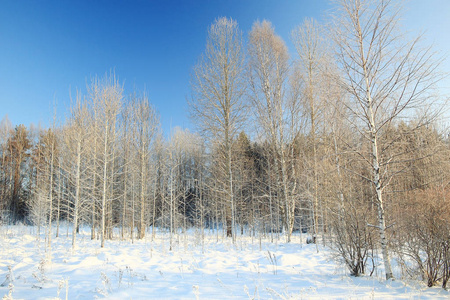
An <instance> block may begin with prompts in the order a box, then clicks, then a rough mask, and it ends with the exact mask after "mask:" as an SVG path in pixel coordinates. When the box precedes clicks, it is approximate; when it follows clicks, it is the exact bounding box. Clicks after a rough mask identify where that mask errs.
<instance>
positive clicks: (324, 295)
mask: <svg viewBox="0 0 450 300" xmlns="http://www.w3.org/2000/svg"><path fill="white" fill-rule="evenodd" d="M35 230H36V229H35V228H33V227H26V226H12V227H5V226H4V227H1V228H0V285H3V286H1V287H0V297H2V296H3V297H4V298H6V297H7V296H8V295H10V296H11V299H66V297H67V299H96V298H99V299H102V298H106V299H449V298H450V293H449V292H447V291H445V290H443V289H441V288H438V287H436V288H431V289H430V288H427V287H426V286H425V285H424V284H423V283H421V282H416V281H402V280H396V281H390V282H386V281H384V280H383V276H382V273H381V270H378V271H377V273H376V274H374V276H373V277H368V276H367V277H359V278H355V277H351V276H349V275H348V271H347V269H346V268H345V267H344V266H343V265H340V264H339V263H336V262H335V261H334V260H333V259H332V258H331V253H330V251H329V250H328V249H326V248H323V247H319V252H317V249H316V246H315V245H306V244H303V243H302V244H300V239H299V237H298V236H297V237H295V238H294V242H292V243H290V244H286V243H283V242H281V241H280V242H278V243H269V242H268V241H266V240H263V241H261V244H260V241H259V240H258V239H252V238H251V237H239V238H238V240H237V243H236V245H235V246H233V245H232V243H231V241H230V240H228V239H222V238H221V237H219V239H218V240H217V236H216V235H215V234H214V233H207V236H206V238H205V241H204V244H203V245H202V243H201V239H200V238H199V235H198V233H196V232H194V231H192V232H190V233H188V234H187V235H184V236H183V235H180V236H177V237H176V241H175V242H174V247H173V249H172V250H171V251H170V249H169V236H168V235H167V234H166V233H157V234H156V238H155V240H154V241H151V238H150V237H147V238H146V239H145V240H141V241H135V242H134V244H132V243H131V242H130V241H120V240H111V241H107V242H106V244H105V248H103V249H101V248H100V242H99V241H91V239H90V236H89V231H88V228H86V229H84V230H81V234H80V236H79V237H78V246H77V248H76V250H72V247H71V240H70V235H69V237H66V236H65V230H63V236H61V237H59V238H53V239H52V246H51V251H50V250H49V249H48V248H47V247H45V236H44V235H41V238H40V240H37V239H36V234H35ZM9 269H10V270H9ZM10 277H12V280H9V278H10ZM2 283H3V284H2ZM66 293H67V296H66Z"/></svg>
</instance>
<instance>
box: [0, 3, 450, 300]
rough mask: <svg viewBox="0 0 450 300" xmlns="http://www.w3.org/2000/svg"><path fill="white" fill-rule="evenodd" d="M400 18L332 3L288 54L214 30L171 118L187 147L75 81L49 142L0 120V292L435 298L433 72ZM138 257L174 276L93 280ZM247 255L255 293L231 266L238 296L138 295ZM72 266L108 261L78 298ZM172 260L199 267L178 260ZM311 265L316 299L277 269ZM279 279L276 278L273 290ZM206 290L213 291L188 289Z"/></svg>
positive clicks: (46, 135) (449, 163) (146, 105)
mask: <svg viewBox="0 0 450 300" xmlns="http://www.w3.org/2000/svg"><path fill="white" fill-rule="evenodd" d="M401 14H402V10H401V8H400V6H397V2H396V1H388V0H386V1H362V0H361V1H360V0H351V1H348V0H342V1H336V3H335V5H334V10H333V11H332V12H331V13H330V16H329V20H328V21H329V24H319V23H318V22H317V21H315V20H313V19H306V20H304V21H303V23H301V24H300V25H299V26H298V27H297V28H294V29H293V30H292V32H291V42H292V44H293V45H294V46H295V49H288V48H287V46H286V43H285V41H284V40H283V39H282V38H281V37H280V36H279V35H277V33H276V31H275V29H274V26H273V25H272V24H271V22H270V21H268V20H262V21H255V22H254V24H253V27H252V29H251V31H250V32H242V31H241V30H240V29H239V25H238V23H237V22H236V21H235V20H234V19H232V18H227V17H219V18H217V19H216V21H215V22H214V23H213V24H211V26H210V27H209V28H208V29H207V32H208V34H207V40H206V44H205V48H204V51H203V53H199V60H198V63H197V64H196V65H195V66H193V67H192V74H191V82H190V85H191V94H190V95H189V96H188V97H187V98H188V99H187V102H188V106H189V111H188V112H186V113H188V114H189V115H190V118H191V120H192V122H193V123H194V124H195V125H196V129H195V130H188V129H181V128H178V127H177V128H175V129H173V130H172V132H170V133H167V132H163V130H162V129H161V125H160V120H159V115H158V112H157V107H155V106H153V105H152V103H151V99H150V97H149V96H148V95H147V94H146V93H144V92H140V91H139V90H136V92H134V93H132V94H130V95H127V94H125V93H124V83H123V82H122V81H120V80H119V79H117V78H119V75H120V74H115V73H114V71H108V72H107V73H106V74H105V75H99V76H95V77H93V78H91V79H90V80H89V82H88V83H87V89H86V90H87V92H86V93H82V92H78V93H76V95H73V96H72V105H71V107H70V111H69V112H67V113H66V115H65V117H64V118H60V116H58V117H57V116H55V118H54V120H53V122H51V124H52V125H51V126H49V127H48V128H39V129H37V128H27V127H26V126H24V125H17V126H15V125H12V124H11V123H10V122H9V121H8V119H7V118H5V119H3V121H2V122H1V124H0V156H1V160H0V212H1V215H0V245H1V247H2V248H3V250H2V251H0V252H2V254H1V255H0V267H1V269H0V283H2V282H4V283H3V284H2V285H1V287H0V295H5V296H4V298H3V299H15V298H14V297H15V295H16V296H17V297H19V298H29V297H33V296H32V295H33V293H41V292H42V293H43V294H39V295H41V297H42V299H49V298H50V297H55V296H56V298H52V299H59V297H61V298H64V294H65V297H66V299H75V298H82V297H88V298H92V297H94V295H95V297H110V298H111V299H125V298H131V296H133V298H135V299H139V298H142V299H145V298H148V299H150V298H159V297H160V298H174V299H175V298H183V297H186V298H190V299H199V298H204V297H209V298H222V299H223V298H228V297H231V296H230V294H229V293H230V292H229V291H228V290H227V285H228V288H229V289H230V290H234V291H236V290H237V289H241V294H239V293H237V294H233V296H234V297H235V298H245V299H246V298H249V299H258V298H260V299H268V298H272V299H300V298H311V297H312V298H314V297H317V298H334V297H338V298H347V297H349V294H346V293H350V292H349V290H347V291H341V294H339V293H338V294H334V291H336V289H337V288H338V287H341V288H342V285H343V283H342V281H341V283H335V286H333V283H331V281H332V279H333V278H335V277H336V278H341V279H340V280H343V279H342V278H343V277H346V278H347V279H345V280H353V281H352V283H350V284H349V285H351V286H353V289H354V290H353V293H354V294H353V296H356V297H357V298H366V297H367V298H369V297H370V295H371V294H370V291H371V293H372V297H373V298H374V297H375V296H377V297H386V295H388V297H395V296H401V295H403V292H402V291H405V293H406V294H405V297H406V298H408V297H409V296H411V297H413V296H414V297H415V296H417V295H419V296H421V297H425V298H426V297H429V298H430V299H431V298H436V297H448V295H449V294H448V292H447V290H446V289H447V288H448V286H449V284H448V281H449V279H450V202H449V199H448V198H447V194H448V191H449V188H448V184H449V182H450V173H449V171H450V147H449V142H450V141H449V136H448V131H447V129H446V128H445V114H446V112H445V105H446V101H447V98H448V95H445V93H444V94H442V91H441V90H439V89H438V84H439V82H440V80H441V79H442V78H443V77H444V74H443V73H442V70H441V69H440V68H439V66H440V63H441V62H442V57H440V56H439V55H437V54H436V53H435V52H434V50H433V48H431V47H428V46H427V45H424V43H423V42H422V39H421V37H418V38H416V39H409V38H408V35H406V34H405V32H403V31H402V28H400V26H399V22H400V20H401ZM289 50H291V51H292V52H290V51H289ZM290 53H295V55H290ZM60 120H61V121H60ZM20 243H22V244H20ZM18 245H22V246H20V247H25V248H26V249H28V250H26V251H29V252H30V253H33V252H35V253H36V254H33V256H31V260H33V262H32V263H30V262H28V264H29V265H28V269H29V271H25V270H23V269H22V271H20V270H21V269H20V266H18V262H17V261H15V260H14V258H13V257H15V256H14V255H13V254H14V253H15V252H16V253H19V252H20V250H18V249H19V248H16V247H19V246H18ZM24 245H25V246H24ZM61 247H62V248H61ZM139 247H140V248H142V251H147V252H148V253H151V254H148V253H147V254H145V255H147V256H145V255H144V256H143V254H142V253H141V252H139V253H141V254H139V258H137V257H134V258H133V257H132V255H131V254H129V255H130V256H129V257H128V260H129V261H130V262H131V261H133V260H135V259H139V261H141V260H142V261H141V262H140V263H141V264H145V263H147V262H145V259H144V258H143V257H148V261H151V259H155V258H154V257H160V258H161V261H162V262H161V264H162V265H163V264H164V259H167V260H168V259H169V258H167V257H166V256H167V255H169V253H173V255H175V256H176V258H172V260H173V262H172V263H173V264H175V265H176V264H177V263H178V266H175V267H173V269H175V270H176V272H178V273H177V274H181V275H179V276H178V275H177V276H178V277H176V276H175V275H173V276H172V277H170V276H171V275H168V274H167V272H169V271H162V269H161V270H159V274H157V275H143V274H145V272H146V271H145V270H144V269H142V270H141V271H139V272H138V271H132V268H131V267H130V266H129V265H126V266H125V265H122V266H121V267H117V265H116V269H114V270H112V269H111V270H112V271H111V270H110V271H107V267H108V263H109V264H110V265H111V264H114V258H111V257H110V258H109V260H108V257H109V256H108V255H111V256H112V255H113V254H114V253H116V251H117V252H120V251H121V249H126V253H134V252H133V251H137V250H134V249H138V248H139ZM222 247H223V248H222ZM280 247H284V248H280ZM250 248H251V249H252V250H251V253H252V255H253V252H254V251H255V252H258V253H262V254H260V255H261V257H260V258H258V268H259V266H260V265H259V259H261V261H262V260H263V258H264V259H265V265H264V264H263V263H261V268H266V269H265V271H261V272H262V273H264V272H265V273H264V274H263V275H261V276H262V279H260V280H261V281H262V282H265V285H264V284H260V285H258V284H256V283H255V286H253V285H251V284H250V283H248V282H249V281H250V279H251V278H254V276H256V275H254V274H260V270H258V271H255V270H256V269H255V270H253V271H243V270H240V269H239V270H240V271H239V270H238V271H236V272H238V275H237V277H238V278H236V273H233V274H234V275H233V276H234V281H233V280H231V279H229V278H228V277H227V278H228V279H227V278H220V279H219V277H217V280H216V279H214V280H211V282H209V283H208V280H206V279H205V278H207V277H205V278H204V277H198V280H199V282H200V283H195V282H194V281H195V280H194V279H192V280H193V282H188V283H187V285H188V286H189V287H188V288H186V289H187V291H181V290H178V291H176V292H174V293H173V294H164V293H163V292H162V291H160V292H161V294H158V293H155V294H145V292H144V287H142V284H143V283H142V282H144V283H145V281H146V280H148V283H147V284H154V281H155V280H163V279H164V280H165V282H166V283H167V282H168V281H171V282H172V283H173V284H175V283H174V282H176V281H177V280H181V279H180V278H182V280H183V282H184V281H189V280H191V279H189V280H188V279H187V276H188V275H187V274H188V273H190V272H191V273H192V274H193V275H192V274H191V275H190V276H194V275H195V274H197V273H196V271H195V270H194V271H190V269H189V268H188V267H187V266H186V265H185V264H190V266H191V267H192V266H193V265H195V266H196V268H197V269H196V270H197V272H200V271H199V270H200V269H202V266H203V267H204V266H205V265H206V263H205V262H204V261H203V264H199V263H195V262H194V261H198V260H202V259H203V260H205V259H204V258H205V257H207V258H208V261H212V260H213V259H214V258H215V259H217V260H219V259H221V258H222V257H226V256H229V257H230V258H229V259H230V261H231V260H233V259H234V260H236V259H238V260H239V259H240V258H242V257H243V256H244V255H248V256H249V257H250V254H249V253H250V252H242V253H241V252H239V251H249V250H248V249H250ZM87 249H90V250H89V251H90V252H89V251H88V250H87ZM108 249H109V250H108ZM149 249H150V250H149ZM213 249H214V251H215V252H214V251H213ZM239 249H240V250H239ZM283 249H284V250H283ZM17 251H19V252H17ZM24 251H25V250H24ZM83 251H85V252H83ZM102 251H109V252H102ZM140 251H141V250H140ZM196 251H197V252H196ZM209 251H212V252H209ZM283 251H284V252H283ZM80 252H83V253H85V254H86V253H88V254H86V255H87V256H89V255H92V256H95V257H101V256H99V255H105V256H106V257H107V258H106V260H105V259H104V257H103V259H104V260H105V261H106V262H103V264H101V266H102V267H104V268H105V270H104V271H102V272H101V273H99V272H97V273H98V274H97V273H95V275H92V276H96V278H95V279H93V280H94V281H95V282H94V283H93V285H94V287H89V288H88V289H91V293H90V294H84V296H83V294H81V292H74V291H72V292H71V290H72V289H75V290H76V289H77V283H75V284H71V282H72V283H73V282H74V280H76V278H77V276H78V275H77V274H78V273H76V271H73V272H72V273H70V272H69V271H67V273H64V272H61V273H60V274H59V275H58V274H56V273H52V272H57V271H54V270H55V269H56V270H59V269H58V268H57V267H56V266H57V265H63V264H64V263H66V262H68V264H69V263H70V261H71V255H80V254H79V253H80ZM58 253H59V254H58ZM75 253H78V254H75ZM99 253H100V254H99ZM102 253H103V254H102ZM105 253H106V254H105ZM108 253H109V254H108ZM123 253H125V251H124V252H123ZM186 253H197V254H196V255H194V256H192V257H193V258H192V257H191V260H190V258H189V257H188V254H186ZM208 253H210V254H209V256H208ZM18 255H19V254H18ZM27 255H28V254H27ZM29 255H31V254H29ZM114 255H115V254H114ZM124 255H125V254H124ZM126 255H128V254H126ZM164 255H166V256H164ZM255 255H256V254H255ZM289 255H290V256H289ZM287 257H294V259H288V258H287ZM311 257H315V258H317V259H319V260H320V261H322V262H323V264H324V265H332V266H331V267H328V269H326V270H327V271H324V274H326V275H324V274H322V275H321V276H322V277H320V276H318V277H317V281H321V280H322V279H323V278H327V279H323V281H326V280H330V286H329V287H328V290H325V292H323V293H322V292H321V291H320V286H317V284H316V285H315V284H313V283H311V284H310V283H304V282H303V283H301V282H300V283H298V282H297V281H296V280H297V279H292V278H296V276H297V277H299V276H300V277H301V275H299V273H298V272H297V273H295V272H294V271H292V272H291V271H289V270H291V269H294V266H296V264H298V263H299V260H302V261H303V265H307V264H308V261H309V259H310V258H311ZM163 258H164V259H163ZM282 258H285V259H282ZM86 259H87V258H86ZM98 259H101V258H98ZM117 259H119V258H117ZM180 260H181V262H180ZM249 260H250V261H251V259H250V258H249ZM254 260H255V259H254ZM24 261H25V260H24ZM63 261H64V263H63ZM330 261H332V262H330ZM52 263H53V264H55V265H54V266H53V267H52ZM166 263H167V261H166ZM184 263H185V264H184ZM246 263H248V264H250V262H248V261H247V262H246ZM310 263H311V262H310ZM105 264H106V265H105ZM224 264H225V262H224ZM235 264H239V263H236V262H234V263H233V266H234V265H235ZM242 264H245V262H242ZM311 264H312V263H311ZM110 265H109V266H110ZM150 265H151V264H150ZM180 266H181V267H180ZM183 266H184V267H185V268H186V270H184V269H183ZM252 266H256V263H255V261H253V262H252ZM320 266H321V265H320V264H317V265H312V268H313V269H315V270H316V271H317V269H318V268H320ZM210 267H211V268H213V270H209V271H210V272H214V268H217V270H220V272H226V270H227V267H224V266H222V269H220V268H221V267H220V266H218V265H215V264H213V263H212V264H211V265H210ZM33 268H34V269H33ZM52 268H53V271H51V270H52ZM133 268H134V269H136V268H139V266H138V265H136V266H135V267H133ZM161 268H163V266H161ZM192 268H194V267H192ZM230 268H231V267H230ZM255 268H256V267H255ZM277 268H278V269H277ZM44 269H46V271H45V270H44ZM188 269H189V270H188ZM231 269H232V268H231ZM249 269H251V268H250V267H249ZM33 270H35V272H34V273H32V271H33ZM154 270H155V273H156V270H157V269H154ZM183 270H184V271H183ZM202 270H203V271H201V272H203V273H205V274H206V273H208V272H207V268H206V267H204V269H202ZM232 270H233V271H232V272H235V271H234V269H232ZM336 270H339V272H337V271H336ZM20 272H22V273H21V274H22V275H20V276H19V273H20ZM27 272H28V273H27ZM58 272H59V271H58ZM108 272H109V273H108ZM218 272H219V271H218ZM239 272H242V273H243V274H242V275H241V274H240V273H239ZM246 272H247V273H246ZM333 272H334V274H335V275H334V276H335V277H332V276H333ZM336 272H337V274H338V275H336ZM27 274H28V275H27ZM61 274H63V275H61ZM64 274H68V275H64ZM90 274H94V273H90ZM208 274H211V273H208ZM252 274H253V275H252ZM314 274H315V273H314ZM27 276H28V277H27ZM52 276H53V277H52ZM58 276H59V277H58ZM61 276H62V277H61ZM64 276H66V277H64ZM80 276H81V275H80ZM86 276H87V275H86ZM89 276H91V275H89ZM126 276H128V277H127V279H125V277H126ZM151 276H158V277H155V278H154V279H148V278H152V277H151ZM165 276H166V277H165ZM180 276H181V277H180ZM198 276H200V275H198ZM201 276H203V275H201ZM211 276H212V275H211ZM216 276H219V275H216ZM224 276H225V275H224ZM239 276H243V278H244V279H241V278H239ZM245 276H247V277H245ZM258 276H260V275H258ZM271 276H272V277H271ZM276 276H280V277H281V278H282V279H279V282H278V285H276V287H270V288H269V287H268V285H269V282H272V283H273V282H275V283H276V282H277V279H274V278H276ZM326 276H329V277H326ZM330 276H331V277H330ZM230 277H231V275H230ZM52 278H53V279H52ZM158 278H159V279H158ZM177 278H178V279H177ZM192 278H193V277H192ZM245 278H246V279H245ZM314 278H315V277H314ZM321 278H322V279H321ZM330 278H331V279H330ZM372 278H376V279H372ZM394 279H395V281H394ZM133 280H135V281H133ZM205 280H206V282H207V283H205V284H210V285H212V286H215V287H216V288H217V289H219V290H220V291H219V292H217V291H216V292H214V293H211V294H208V292H204V291H205V289H203V290H202V285H201V284H202V281H203V282H205ZM226 280H229V281H228V282H227V281H226ZM240 280H243V281H245V282H247V283H246V285H245V286H244V285H243V284H241V285H239V284H238V283H237V282H238V281H240ZM290 280H293V281H292V282H291V283H289V282H290ZM358 280H365V281H363V282H365V283H367V282H369V283H370V284H368V285H369V286H370V288H369V289H368V291H369V292H368V291H367V290H361V291H360V292H358V287H357V286H358V285H360V284H361V281H358ZM125 281H127V282H128V283H127V284H128V285H127V284H126V283H125ZM213 281H214V282H215V283H214V282H213ZM217 281H218V282H219V283H220V284H219V283H217ZM31 282H34V283H31ZM130 282H131V283H130ZM230 282H233V283H230ZM296 282H297V283H296ZM374 282H376V284H375V283H374ZM402 282H403V283H404V284H403V283H402ZM405 282H406V283H405ZM121 284H122V286H121ZM140 284H141V285H140ZM214 284H215V285H214ZM289 284H290V288H289V289H288V288H286V287H285V285H289ZM347 284H348V283H347ZM78 285H80V286H79V287H78V289H83V288H87V287H83V285H81V283H78ZM95 285H96V286H97V288H95ZM296 285H297V286H296ZM310 285H313V286H314V285H315V287H314V291H312V290H309V289H308V287H310ZM363 285H364V284H363ZM372 285H374V286H375V287H373V286H372ZM248 286H251V287H250V289H249V288H248ZM262 286H265V288H263V287H262ZM134 288H136V289H141V290H140V293H138V294H133V292H132V291H133V289H134ZM276 288H278V290H277V289H276ZM66 289H67V291H66ZM333 289H335V290H333ZM351 289H352V288H350V290H351ZM370 289H372V290H370ZM379 289H381V291H380V290H379ZM44 291H47V292H45V293H44ZM127 291H128V292H127ZM418 291H419V292H418ZM202 292H204V293H203V294H202ZM60 293H61V294H60ZM384 293H386V294H384ZM408 293H409V294H408ZM417 293H419V294H417ZM36 295H37V294H36ZM374 295H375V296H374ZM389 295H390V296H389ZM408 295H409V296H408ZM371 299H372V298H371Z"/></svg>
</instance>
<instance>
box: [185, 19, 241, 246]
mask: <svg viewBox="0 0 450 300" xmlns="http://www.w3.org/2000/svg"><path fill="white" fill-rule="evenodd" d="M191 88H192V94H193V97H192V101H190V110H191V115H192V118H193V120H194V121H195V122H196V123H197V125H198V126H199V128H200V129H201V130H202V132H203V133H204V134H205V135H206V136H207V137H209V139H210V140H211V138H214V139H215V140H216V141H217V143H218V144H219V145H220V147H219V148H220V151H221V156H222V161H223V165H222V167H221V169H222V172H221V173H222V175H221V176H222V179H221V180H220V185H221V187H220V188H221V189H222V190H223V191H224V193H225V196H226V199H227V201H226V202H227V203H226V227H227V236H229V237H231V236H233V237H234V234H233V233H234V230H235V226H234V220H235V219H234V213H235V201H234V187H233V181H234V180H233V172H232V168H233V166H232V141H233V139H235V138H236V136H237V134H238V132H239V129H240V128H241V126H242V124H243V121H244V112H245V111H244V107H243V101H242V97H243V95H244V91H245V85H244V54H243V49H242V34H241V31H240V30H239V27H238V24H237V22H236V21H235V20H233V19H227V18H220V19H217V20H216V21H215V22H214V23H213V24H212V25H211V27H210V28H209V30H208V38H207V43H206V49H205V52H204V53H203V55H202V57H201V59H200V61H199V63H198V64H197V65H196V66H195V67H194V71H193V80H192V84H191Z"/></svg>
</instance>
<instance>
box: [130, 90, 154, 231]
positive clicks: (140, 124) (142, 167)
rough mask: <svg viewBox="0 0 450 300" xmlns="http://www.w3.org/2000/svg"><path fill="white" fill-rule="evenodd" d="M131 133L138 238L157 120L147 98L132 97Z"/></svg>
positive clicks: (143, 229) (142, 228) (147, 195)
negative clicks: (136, 179) (134, 153)
mask: <svg viewBox="0 0 450 300" xmlns="http://www.w3.org/2000/svg"><path fill="white" fill-rule="evenodd" d="M131 106H132V110H133V113H132V118H133V121H132V131H133V136H134V139H133V140H132V142H133V145H134V146H135V147H136V149H135V151H136V153H137V160H138V162H137V164H138V172H139V174H138V178H139V182H140V183H139V186H140V189H139V225H138V238H139V239H142V238H144V236H145V229H146V226H147V224H146V222H145V212H146V211H148V210H149V207H147V203H146V199H149V198H150V194H149V190H148V188H149V186H151V185H150V182H149V175H150V174H149V171H150V170H149V169H150V163H151V152H152V143H153V140H154V139H155V136H156V134H157V130H158V125H159V118H158V116H157V114H156V111H155V110H154V108H153V107H152V106H151V105H150V103H149V101H148V98H147V96H145V95H144V96H143V97H141V98H137V97H134V98H133V100H132V102H131Z"/></svg>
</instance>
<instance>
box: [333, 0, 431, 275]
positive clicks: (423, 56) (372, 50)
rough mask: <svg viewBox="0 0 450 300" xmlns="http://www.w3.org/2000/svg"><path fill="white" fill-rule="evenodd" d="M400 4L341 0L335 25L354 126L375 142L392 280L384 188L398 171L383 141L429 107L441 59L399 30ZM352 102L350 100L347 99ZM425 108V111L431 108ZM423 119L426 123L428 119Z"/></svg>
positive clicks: (375, 181)
mask: <svg viewBox="0 0 450 300" xmlns="http://www.w3.org/2000/svg"><path fill="white" fill-rule="evenodd" d="M399 18H400V7H399V6H398V5H397V3H396V2H395V1H391V0H382V1H370V0H367V1H362V0H341V1H339V5H338V7H337V10H336V13H335V18H334V23H333V24H332V26H331V28H330V32H331V33H332V38H333V39H334V41H335V43H336V57H337V60H338V64H339V67H340V70H341V72H342V74H343V78H342V80H341V81H340V83H341V85H342V86H343V88H344V89H345V90H346V91H347V92H348V95H349V97H350V101H349V103H348V104H349V105H348V106H347V109H348V110H349V111H350V112H351V115H352V118H351V122H352V125H353V127H354V129H355V130H356V131H357V132H359V133H360V134H361V136H362V137H363V138H364V140H365V141H366V142H367V143H368V144H369V145H370V147H369V148H370V151H369V153H367V155H366V154H365V153H363V152H362V151H360V150H356V152H358V155H359V157H361V158H362V159H364V161H365V162H366V166H367V170H370V175H369V176H366V179H367V180H368V181H370V182H371V183H372V185H373V188H374V190H375V197H374V199H375V200H374V204H375V205H376V207H377V211H378V224H377V225H376V228H377V229H378V232H379V236H380V243H381V249H382V255H383V260H384V265H385V271H386V279H391V278H393V277H394V275H393V273H392V268H391V263H390V256H389V248H388V240H387V236H386V230H387V225H386V213H385V203H384V191H385V189H386V187H387V186H388V185H389V183H390V181H391V178H392V176H393V175H394V174H393V173H391V172H389V165H390V164H392V163H393V162H394V161H395V156H392V155H390V156H386V155H385V154H386V151H385V150H386V147H381V145H380V143H379V141H380V139H381V138H382V137H383V135H384V134H385V132H386V129H387V128H388V127H389V126H390V125H391V124H392V123H394V122H395V121H396V120H398V119H400V118H403V117H404V118H407V117H410V116H411V114H412V112H413V110H415V109H417V108H419V107H426V108H429V107H430V105H429V101H430V92H431V87H432V86H433V84H434V83H435V82H436V79H437V77H436V72H435V70H436V67H437V63H436V62H435V61H434V60H433V54H432V53H431V50H430V48H420V46H419V40H420V39H419V38H417V39H415V40H413V41H412V42H404V40H403V38H402V35H401V33H399V31H398V22H399ZM344 104H346V103H344ZM426 108H424V111H426V112H429V110H428V109H426ZM427 120H428V118H425V117H424V118H422V119H421V122H419V124H418V126H420V124H423V122H425V121H427Z"/></svg>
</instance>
